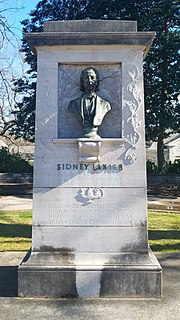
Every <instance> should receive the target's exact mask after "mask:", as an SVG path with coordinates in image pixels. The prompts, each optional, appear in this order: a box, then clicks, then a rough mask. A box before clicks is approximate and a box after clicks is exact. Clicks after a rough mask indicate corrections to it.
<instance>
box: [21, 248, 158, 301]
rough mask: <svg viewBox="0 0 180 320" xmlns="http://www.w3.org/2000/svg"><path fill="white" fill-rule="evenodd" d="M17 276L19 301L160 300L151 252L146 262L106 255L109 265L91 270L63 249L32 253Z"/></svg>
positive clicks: (145, 258) (153, 257) (156, 269)
mask: <svg viewBox="0 0 180 320" xmlns="http://www.w3.org/2000/svg"><path fill="white" fill-rule="evenodd" d="M112 246H113V244H112ZM86 250H87V251H88V249H87V248H86ZM134 255H135V257H134ZM44 256H45V257H44ZM107 256H108V254H107ZM127 256H128V257H127ZM94 258H96V256H95V257H94ZM81 259H82V257H81ZM91 259H93V254H92V257H91ZM106 259H107V257H106ZM125 261H126V262H125ZM84 262H85V261H84ZM94 263H95V261H94ZM18 273H19V276H18V287H19V290H18V295H19V296H20V297H26V296H28V297H35V296H37V297H54V298H58V297H68V296H71V297H76V298H77V297H79V298H91V297H92V298H95V297H96V298H99V297H106V298H107V297H111V298H113V297H123V298H125V297H127V298H134V297H136V298H153V297H154V298H160V297H161V287H162V283H161V273H162V271H161V267H160V265H159V263H158V261H157V260H156V258H155V256H154V255H153V254H152V252H149V258H148V256H147V254H144V255H143V254H141V255H138V254H134V253H131V255H130V254H122V256H121V254H119V256H116V257H114V256H113V254H111V255H110V254H109V265H108V263H107V262H106V264H105V265H102V264H100V265H98V264H97V262H96V264H95V265H94V266H92V263H90V264H87V265H83V266H82V265H81V264H79V263H78V260H77V259H75V253H73V252H70V251H69V252H68V251H66V250H65V248H64V251H62V252H61V253H60V251H59V252H58V251H57V252H56V253H54V254H53V253H52V252H51V253H49V254H48V252H47V251H46V252H45V253H44V254H43V253H42V252H41V253H40V252H37V253H35V252H32V258H31V257H30V259H29V260H28V261H27V262H26V263H22V265H21V266H20V267H19V270H18Z"/></svg>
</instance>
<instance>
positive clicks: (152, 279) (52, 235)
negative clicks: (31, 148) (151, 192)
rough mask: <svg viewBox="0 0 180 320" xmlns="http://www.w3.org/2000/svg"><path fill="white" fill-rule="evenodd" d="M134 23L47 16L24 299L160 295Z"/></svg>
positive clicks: (144, 36)
mask: <svg viewBox="0 0 180 320" xmlns="http://www.w3.org/2000/svg"><path fill="white" fill-rule="evenodd" d="M154 36H155V33H154V32H137V25H136V22H134V21H120V20H116V21H110V20H107V21H105V20H104V21H103V20H83V21H56V22H54V21H51V22H45V23H44V31H43V32H41V33H29V34H26V39H27V40H28V42H29V44H30V46H31V47H32V49H33V50H34V52H36V53H37V66H38V70H37V75H38V76H37V78H38V81H37V106H36V142H35V167H34V189H33V190H34V191H33V226H32V250H31V252H30V253H29V254H28V255H27V256H26V257H25V259H24V261H23V262H22V263H21V265H20V266H19V270H18V292H19V293H18V294H19V296H20V297H26V296H27V297H80V298H86V297H93V298H96V297H109V298H111V297H121V298H126V297H128V298H134V297H136V298H152V297H153V298H159V297H160V296H161V273H162V270H161V267H160V265H159V263H158V261H157V260H156V258H155V256H154V254H153V253H152V252H151V250H150V248H149V247H148V236H147V200H146V156H145V136H144V102H143V100H144V98H143V58H144V57H145V56H146V54H147V52H148V50H149V47H150V46H151V43H152V41H153V38H154Z"/></svg>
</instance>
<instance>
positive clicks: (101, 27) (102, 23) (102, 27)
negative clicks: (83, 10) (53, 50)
mask: <svg viewBox="0 0 180 320" xmlns="http://www.w3.org/2000/svg"><path fill="white" fill-rule="evenodd" d="M43 30H44V32H58V31H60V32H75V33H76V32H82V30H83V31H84V32H123V31H137V22H136V21H128V20H124V21H123V20H95V19H91V20H68V21H47V22H44V27H43Z"/></svg>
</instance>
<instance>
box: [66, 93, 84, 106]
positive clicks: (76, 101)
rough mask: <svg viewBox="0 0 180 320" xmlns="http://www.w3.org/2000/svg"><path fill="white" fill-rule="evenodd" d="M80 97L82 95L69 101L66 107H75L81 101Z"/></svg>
mask: <svg viewBox="0 0 180 320" xmlns="http://www.w3.org/2000/svg"><path fill="white" fill-rule="evenodd" d="M81 99H82V96H80V97H78V98H76V99H73V100H71V101H70V102H69V106H68V109H73V108H75V107H76V106H77V105H79V104H80V103H81Z"/></svg>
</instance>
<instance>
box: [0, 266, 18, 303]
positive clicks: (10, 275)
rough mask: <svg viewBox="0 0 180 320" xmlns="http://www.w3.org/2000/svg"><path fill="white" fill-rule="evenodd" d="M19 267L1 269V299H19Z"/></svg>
mask: <svg viewBox="0 0 180 320" xmlns="http://www.w3.org/2000/svg"><path fill="white" fill-rule="evenodd" d="M17 295H18V267H17V266H13V267H10V266H8V267H0V297H17Z"/></svg>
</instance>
